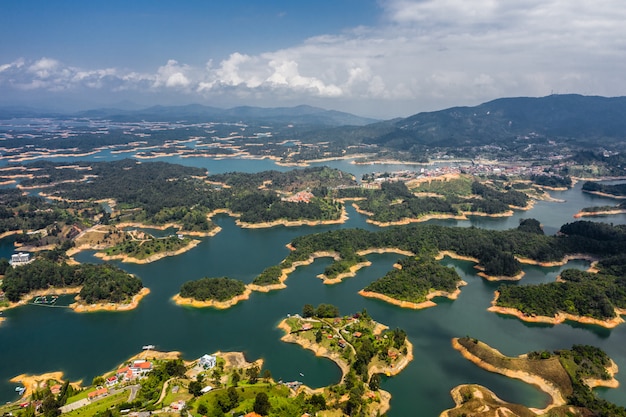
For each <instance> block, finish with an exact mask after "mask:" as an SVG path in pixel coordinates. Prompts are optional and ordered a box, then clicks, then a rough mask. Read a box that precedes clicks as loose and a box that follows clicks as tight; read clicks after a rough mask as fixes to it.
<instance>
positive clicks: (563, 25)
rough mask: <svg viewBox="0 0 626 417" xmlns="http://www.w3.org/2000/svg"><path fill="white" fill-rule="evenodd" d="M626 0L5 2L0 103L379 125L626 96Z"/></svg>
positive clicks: (0, 27)
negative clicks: (314, 114) (527, 103)
mask: <svg viewBox="0 0 626 417" xmlns="http://www.w3.org/2000/svg"><path fill="white" fill-rule="evenodd" d="M624 21H626V7H624V6H623V2H622V0H600V1H598V2H589V1H586V0H507V1H497V0H378V1H376V0H332V1H328V0H318V1H314V2H313V1H310V2H304V1H293V0H292V1H250V0H249V1H244V0H230V1H217V0H216V1H199V0H198V1H173V0H170V1H164V0H134V1H124V2H122V1H117V0H109V1H101V0H90V1H66V0H55V1H49V0H48V1H34V0H3V1H1V2H0V105H11V104H17V105H30V106H43V107H51V106H57V107H61V108H67V109H79V108H93V107H99V106H108V105H115V104H119V103H123V102H128V101H129V102H133V103H137V104H139V105H144V106H148V105H154V104H188V103H202V104H207V105H213V106H219V107H232V106H236V105H258V106H266V107H271V106H289V105H298V104H310V105H316V106H321V107H325V108H332V109H337V110H344V111H349V112H353V113H356V114H360V115H366V116H373V117H379V118H391V117H396V116H406V115H410V114H413V113H416V112H419V111H426V110H436V109H440V108H445V107H450V106H455V105H474V104H478V103H481V102H484V101H487V100H491V99H494V98H497V97H504V96H543V95H548V94H551V93H580V94H597V95H605V96H616V95H624V94H626V77H624V76H623V74H625V73H626V71H625V70H626V29H625V28H624V26H625V25H624V24H623V22H624Z"/></svg>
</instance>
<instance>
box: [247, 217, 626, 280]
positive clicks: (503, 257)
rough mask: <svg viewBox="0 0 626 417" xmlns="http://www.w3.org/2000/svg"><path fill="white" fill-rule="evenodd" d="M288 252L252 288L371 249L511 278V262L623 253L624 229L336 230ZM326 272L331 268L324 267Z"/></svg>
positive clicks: (298, 242) (530, 222)
mask: <svg viewBox="0 0 626 417" xmlns="http://www.w3.org/2000/svg"><path fill="white" fill-rule="evenodd" d="M291 246H292V247H293V248H294V249H295V250H293V251H292V252H291V253H290V254H289V255H288V256H287V258H286V259H285V260H284V261H283V262H282V263H281V264H279V265H278V266H271V267H269V268H267V269H266V270H265V271H263V272H262V273H261V274H260V275H259V276H258V277H257V278H256V279H255V280H254V284H258V285H269V284H273V283H278V281H279V277H280V276H281V274H282V270H283V269H286V268H290V267H291V266H292V264H293V262H296V261H304V260H306V259H308V258H309V257H310V256H311V254H313V253H314V252H319V251H336V252H338V253H339V254H340V258H341V259H340V260H339V261H336V262H339V263H341V265H340V267H339V268H338V269H340V270H345V269H346V267H348V265H356V263H358V262H359V261H360V259H361V258H360V257H359V256H358V255H357V252H359V251H361V250H366V249H371V248H388V247H394V248H399V249H402V250H406V251H410V252H413V253H416V254H421V255H422V256H425V255H426V254H430V256H434V255H435V254H436V253H437V252H439V251H452V252H455V253H457V254H459V255H462V256H468V257H473V258H477V259H478V261H479V266H480V267H481V268H482V269H483V270H484V272H485V273H486V274H487V275H492V276H514V275H516V274H517V273H519V272H520V271H521V265H520V263H519V261H518V260H517V259H516V257H521V258H529V259H532V260H535V261H539V262H549V261H560V260H562V259H563V257H564V256H565V255H568V254H576V253H586V254H592V255H595V256H598V257H607V256H611V255H617V254H620V253H623V252H625V251H626V227H625V226H620V225H618V226H612V225H609V224H605V223H597V222H589V221H577V222H574V223H568V224H565V225H563V226H562V227H561V230H560V233H559V234H558V235H556V236H546V235H544V234H543V231H542V230H541V227H540V225H539V222H538V221H536V220H534V219H525V220H522V221H520V225H519V227H517V228H516V229H510V230H502V231H498V230H485V229H478V228H473V227H470V228H451V227H444V226H438V225H430V224H409V225H403V226H395V227H390V228H388V229H385V230H380V231H375V232H373V231H366V230H362V229H341V230H333V231H328V232H323V233H317V234H311V235H306V236H299V237H297V238H296V239H294V240H293V241H292V242H291ZM329 268H332V264H331V265H330V266H329Z"/></svg>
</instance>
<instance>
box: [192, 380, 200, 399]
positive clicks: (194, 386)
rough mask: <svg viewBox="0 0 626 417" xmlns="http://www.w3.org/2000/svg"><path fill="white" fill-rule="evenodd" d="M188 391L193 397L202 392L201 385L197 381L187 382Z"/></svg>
mask: <svg viewBox="0 0 626 417" xmlns="http://www.w3.org/2000/svg"><path fill="white" fill-rule="evenodd" d="M189 393H190V394H192V395H193V396H194V397H199V396H200V394H202V385H201V384H200V383H199V382H198V381H191V382H190V383H189Z"/></svg>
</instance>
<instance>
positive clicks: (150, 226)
mask: <svg viewBox="0 0 626 417" xmlns="http://www.w3.org/2000/svg"><path fill="white" fill-rule="evenodd" d="M209 214H210V213H209ZM207 216H208V215H207ZM112 226H115V227H117V228H118V229H123V228H125V227H136V228H138V229H155V230H166V229H170V228H172V229H178V230H177V232H178V233H180V234H183V235H188V236H196V237H211V236H215V235H216V234H218V233H219V232H220V231H221V230H222V229H221V228H220V227H219V226H217V225H216V226H215V227H214V228H213V229H211V230H209V231H207V232H198V231H187V230H183V226H182V225H180V224H178V223H165V224H162V225H154V224H145V223H138V222H121V223H117V224H113V225H112Z"/></svg>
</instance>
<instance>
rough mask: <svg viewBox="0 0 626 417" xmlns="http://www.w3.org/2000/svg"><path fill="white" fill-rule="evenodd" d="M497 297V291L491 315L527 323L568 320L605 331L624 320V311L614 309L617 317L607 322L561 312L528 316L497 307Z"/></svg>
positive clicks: (562, 321) (508, 308) (553, 322)
mask: <svg viewBox="0 0 626 417" xmlns="http://www.w3.org/2000/svg"><path fill="white" fill-rule="evenodd" d="M498 295H499V294H498V291H495V292H494V299H493V301H492V302H491V307H489V308H488V309H487V311H491V312H492V313H499V314H507V315H510V316H515V317H517V318H518V319H520V320H522V321H525V322H528V323H548V324H561V323H564V322H565V321H568V320H569V321H575V322H578V323H582V324H593V325H596V326H601V327H604V328H607V329H612V328H614V327H617V326H619V325H620V324H622V323H623V322H624V319H623V318H622V317H621V315H620V314H622V313H625V311H623V310H619V309H615V312H616V314H617V317H614V318H612V319H608V320H599V319H594V318H591V317H584V316H575V315H573V314H568V313H563V312H559V313H557V314H556V315H555V316H554V317H547V316H529V315H526V314H524V313H522V312H521V311H519V310H517V309H515V308H510V307H500V306H497V305H496V303H497V301H498Z"/></svg>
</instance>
